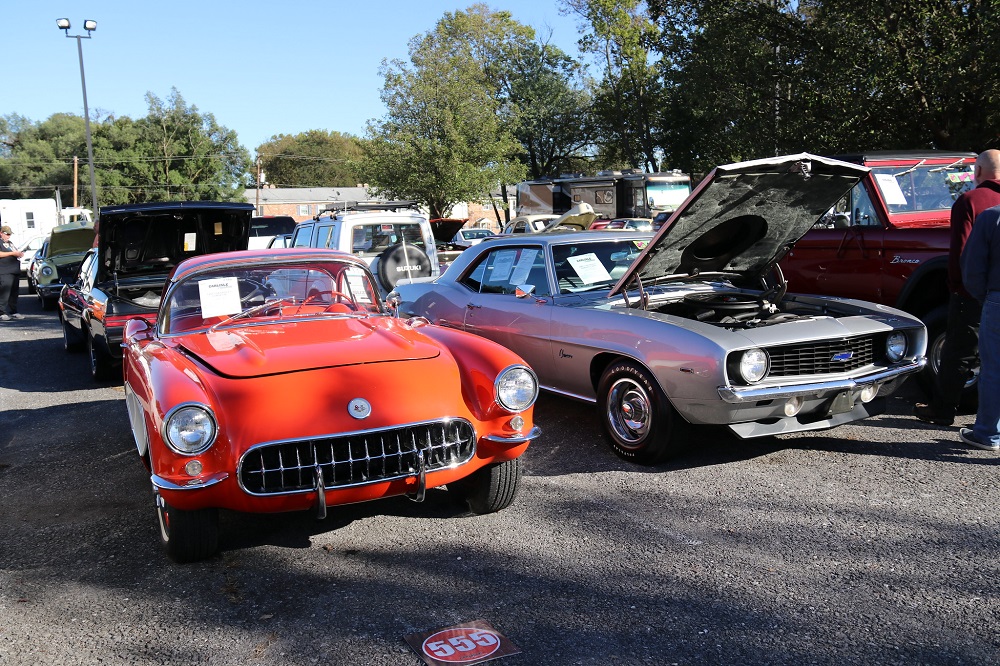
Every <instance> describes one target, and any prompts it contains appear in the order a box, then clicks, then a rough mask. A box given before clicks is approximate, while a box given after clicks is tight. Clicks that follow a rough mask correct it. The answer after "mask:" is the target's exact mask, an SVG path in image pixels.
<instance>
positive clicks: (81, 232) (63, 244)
mask: <svg viewBox="0 0 1000 666" xmlns="http://www.w3.org/2000/svg"><path fill="white" fill-rule="evenodd" d="M94 233H95V230H94V223H93V222H91V221H90V220H82V221H80V222H70V223H69V224H61V225H59V226H57V227H53V228H52V232H51V233H50V234H49V237H48V238H47V239H46V240H45V243H44V245H42V248H41V249H40V250H39V251H38V253H37V254H36V255H35V257H34V259H32V261H31V266H30V267H29V268H28V290H29V291H34V292H35V294H36V295H37V296H38V302H39V303H40V304H41V306H42V309H43V310H51V309H52V308H53V307H54V306H55V304H56V301H58V300H59V292H61V291H62V288H63V286H64V285H66V284H68V283H71V282H73V280H74V279H75V278H76V276H77V274H78V273H79V271H80V263H81V262H82V261H83V256H84V255H85V254H86V253H87V251H88V250H90V249H91V248H92V247H93V246H94Z"/></svg>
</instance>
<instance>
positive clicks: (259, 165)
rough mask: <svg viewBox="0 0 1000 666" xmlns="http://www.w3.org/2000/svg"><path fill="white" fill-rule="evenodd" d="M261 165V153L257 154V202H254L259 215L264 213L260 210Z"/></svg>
mask: <svg viewBox="0 0 1000 666" xmlns="http://www.w3.org/2000/svg"><path fill="white" fill-rule="evenodd" d="M261 166H262V162H261V159H260V155H258V156H257V202H256V203H255V204H254V209H256V211H257V214H258V215H261V214H262V213H261V210H260V178H261V173H262V171H261Z"/></svg>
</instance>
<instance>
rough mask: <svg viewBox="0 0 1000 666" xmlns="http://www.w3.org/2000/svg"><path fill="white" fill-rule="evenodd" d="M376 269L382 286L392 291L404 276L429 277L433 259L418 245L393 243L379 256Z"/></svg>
mask: <svg viewBox="0 0 1000 666" xmlns="http://www.w3.org/2000/svg"><path fill="white" fill-rule="evenodd" d="M407 267H409V268H408V269H407ZM376 271H377V273H378V280H379V282H380V283H381V285H382V288H383V289H385V290H386V291H392V290H393V289H394V288H395V286H396V283H397V282H399V281H400V280H401V279H403V278H411V277H414V278H417V277H429V276H430V274H431V260H430V259H429V258H428V257H427V253H426V252H424V251H423V250H422V249H420V248H419V247H417V246H416V245H403V244H399V245H393V246H392V247H390V248H388V249H386V250H385V252H383V253H382V254H380V255H379V256H378V266H377V268H376Z"/></svg>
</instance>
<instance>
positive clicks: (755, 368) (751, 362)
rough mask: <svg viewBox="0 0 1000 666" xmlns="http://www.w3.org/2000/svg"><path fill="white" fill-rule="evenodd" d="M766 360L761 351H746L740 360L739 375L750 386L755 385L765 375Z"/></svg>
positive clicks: (765, 354)
mask: <svg viewBox="0 0 1000 666" xmlns="http://www.w3.org/2000/svg"><path fill="white" fill-rule="evenodd" d="M767 366H768V358H767V352H765V351H764V350H763V349H748V350H746V351H745V352H743V357H742V358H741V359H740V375H742V377H743V379H744V380H745V381H746V382H747V383H750V384H756V383H757V382H759V381H760V380H762V379H764V375H766V374H767Z"/></svg>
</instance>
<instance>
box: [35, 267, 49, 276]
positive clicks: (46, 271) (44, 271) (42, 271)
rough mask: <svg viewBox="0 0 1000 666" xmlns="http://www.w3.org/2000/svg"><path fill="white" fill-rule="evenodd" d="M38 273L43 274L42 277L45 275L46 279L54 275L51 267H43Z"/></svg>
mask: <svg viewBox="0 0 1000 666" xmlns="http://www.w3.org/2000/svg"><path fill="white" fill-rule="evenodd" d="M38 272H39V273H41V274H42V275H44V276H45V277H48V276H50V275H52V267H51V266H42V270H40V271H38Z"/></svg>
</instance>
